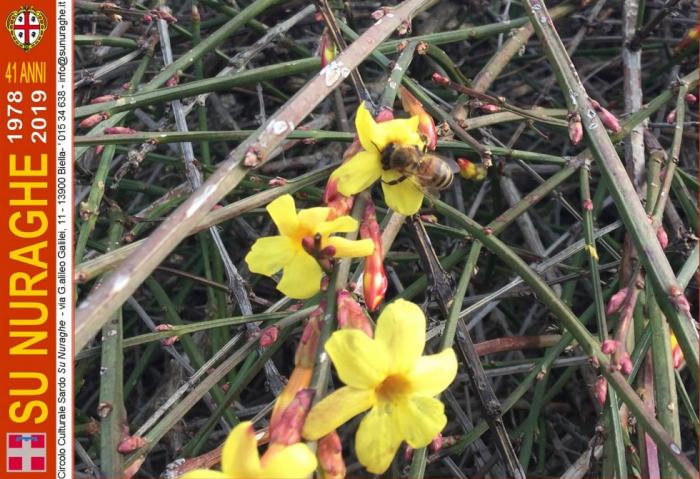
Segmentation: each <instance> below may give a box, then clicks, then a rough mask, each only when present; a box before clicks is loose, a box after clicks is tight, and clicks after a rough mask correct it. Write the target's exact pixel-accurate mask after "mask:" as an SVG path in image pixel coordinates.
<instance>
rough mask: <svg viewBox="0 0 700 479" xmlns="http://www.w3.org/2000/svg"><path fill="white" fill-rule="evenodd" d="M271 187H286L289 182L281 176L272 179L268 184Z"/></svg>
mask: <svg viewBox="0 0 700 479" xmlns="http://www.w3.org/2000/svg"><path fill="white" fill-rule="evenodd" d="M267 184H268V185H269V186H275V187H276V186H284V185H286V184H287V180H286V179H285V178H282V177H280V176H275V177H274V178H272V179H271V180H270V181H268V182H267Z"/></svg>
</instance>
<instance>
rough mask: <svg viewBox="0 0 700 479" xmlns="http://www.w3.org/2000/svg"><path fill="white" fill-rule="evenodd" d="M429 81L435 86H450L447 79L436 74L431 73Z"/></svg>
mask: <svg viewBox="0 0 700 479" xmlns="http://www.w3.org/2000/svg"><path fill="white" fill-rule="evenodd" d="M431 80H433V83H435V84H436V85H449V84H450V79H449V78H447V77H446V76H443V75H441V74H439V73H437V72H435V73H433V76H432V77H431Z"/></svg>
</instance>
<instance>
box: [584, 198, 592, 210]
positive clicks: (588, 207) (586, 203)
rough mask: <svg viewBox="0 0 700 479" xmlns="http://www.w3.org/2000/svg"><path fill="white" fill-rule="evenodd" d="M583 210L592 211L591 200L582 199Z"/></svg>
mask: <svg viewBox="0 0 700 479" xmlns="http://www.w3.org/2000/svg"><path fill="white" fill-rule="evenodd" d="M583 210H584V211H593V202H592V201H591V200H589V199H585V200H583Z"/></svg>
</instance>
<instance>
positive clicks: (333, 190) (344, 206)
mask: <svg viewBox="0 0 700 479" xmlns="http://www.w3.org/2000/svg"><path fill="white" fill-rule="evenodd" d="M353 201H354V200H353V197H352V196H345V195H343V194H341V193H340V192H339V191H338V178H333V177H331V178H329V179H328V183H326V189H325V190H324V192H323V202H324V203H325V204H326V206H328V207H329V208H330V210H331V211H330V214H329V215H328V221H330V220H332V219H335V218H337V217H339V216H345V215H346V214H348V212H349V211H350V210H351V209H352V204H353Z"/></svg>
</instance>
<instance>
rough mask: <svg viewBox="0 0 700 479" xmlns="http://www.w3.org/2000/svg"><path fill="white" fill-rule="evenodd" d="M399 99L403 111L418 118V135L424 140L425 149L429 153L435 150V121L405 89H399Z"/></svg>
mask: <svg viewBox="0 0 700 479" xmlns="http://www.w3.org/2000/svg"><path fill="white" fill-rule="evenodd" d="M399 98H400V99H401V105H402V106H403V109H404V111H406V112H408V113H409V114H410V115H411V116H417V117H418V133H420V134H421V136H422V137H423V138H425V143H426V147H427V148H428V149H429V150H430V151H435V148H437V140H438V132H437V127H436V126H435V121H434V120H433V117H432V116H430V114H429V113H428V112H427V111H425V109H424V108H423V104H422V103H421V102H420V101H418V99H417V98H416V97H415V96H414V95H413V94H412V93H411V92H410V91H408V90H407V89H406V88H404V87H401V88H399Z"/></svg>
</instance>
